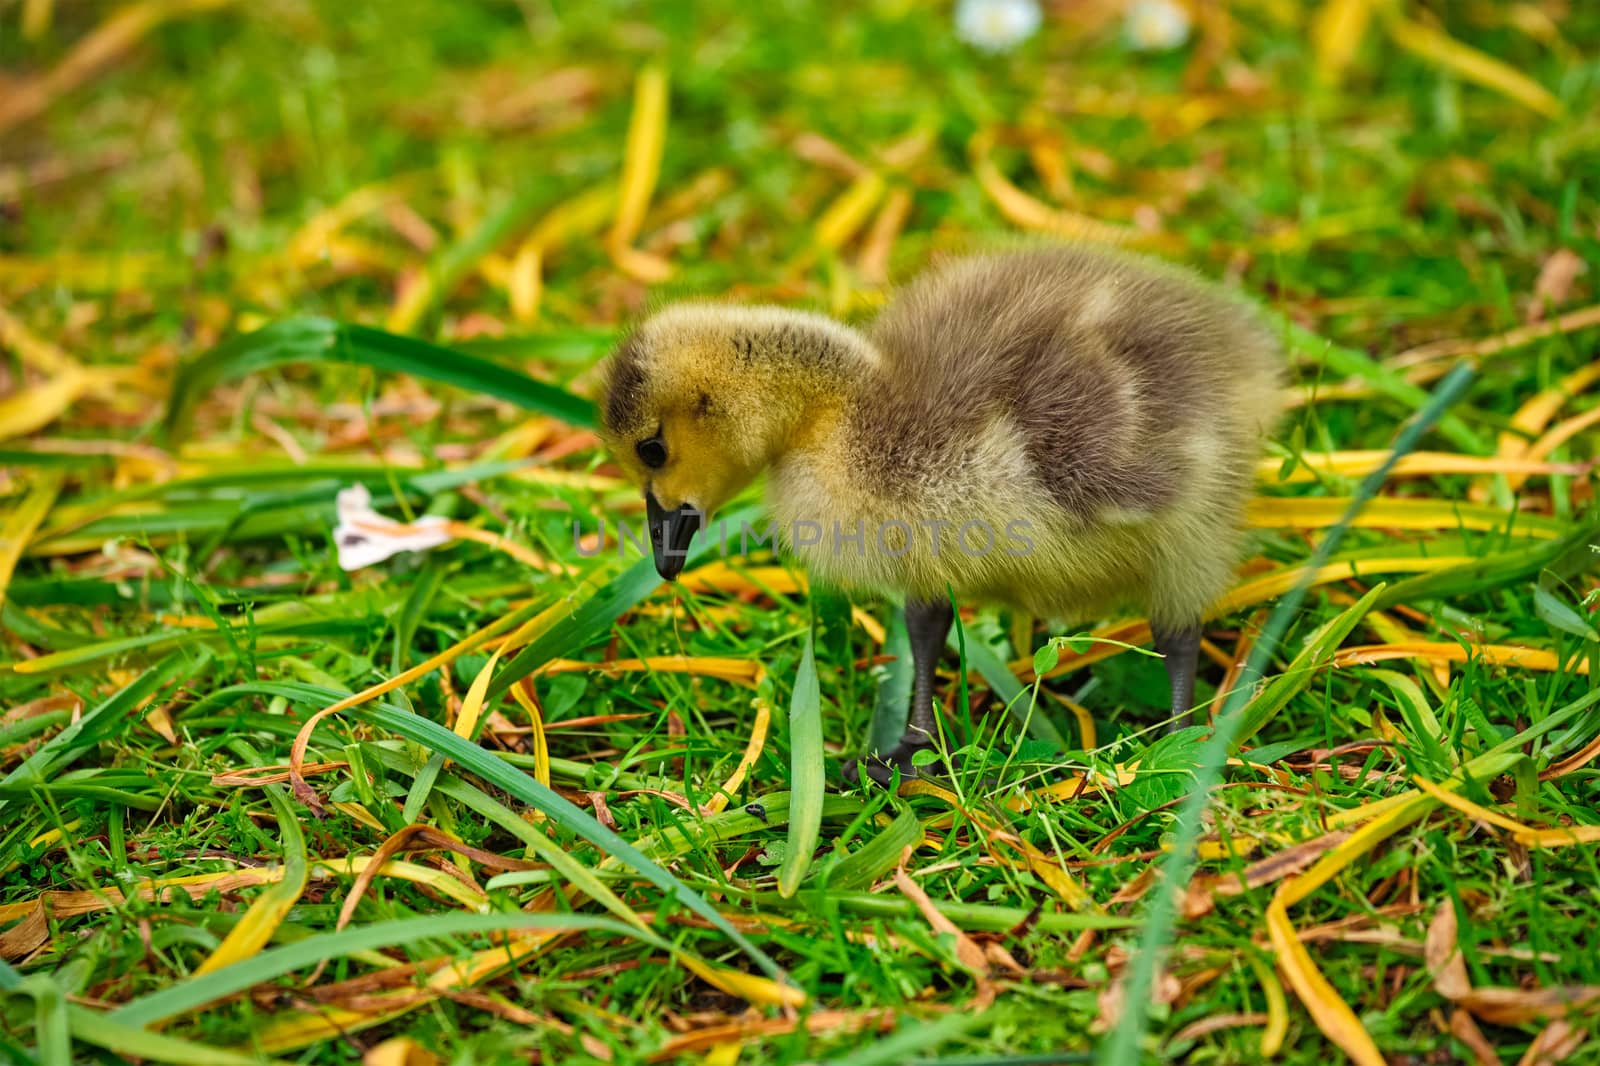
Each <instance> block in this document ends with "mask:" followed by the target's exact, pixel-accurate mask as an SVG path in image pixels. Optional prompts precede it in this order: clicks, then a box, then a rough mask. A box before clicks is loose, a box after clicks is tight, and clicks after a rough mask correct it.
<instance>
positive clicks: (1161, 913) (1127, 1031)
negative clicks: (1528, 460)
mask: <svg viewBox="0 0 1600 1066" xmlns="http://www.w3.org/2000/svg"><path fill="white" fill-rule="evenodd" d="M1471 381H1472V368H1471V367H1470V366H1468V365H1466V364H1465V363H1462V364H1459V365H1457V366H1456V367H1455V369H1453V370H1452V371H1450V373H1449V374H1447V375H1446V376H1445V378H1444V380H1443V381H1441V382H1440V383H1439V387H1438V388H1437V389H1436V390H1435V392H1434V394H1433V398H1432V399H1431V400H1430V401H1429V402H1428V405H1427V406H1426V407H1425V408H1424V409H1423V410H1422V411H1421V412H1420V413H1419V414H1418V415H1417V416H1416V417H1415V418H1413V419H1412V420H1411V421H1410V422H1408V423H1406V425H1405V427H1404V428H1403V429H1402V430H1401V431H1400V433H1399V434H1398V435H1397V436H1396V438H1395V442H1394V446H1393V447H1392V448H1391V449H1390V451H1389V457H1388V458H1387V459H1386V460H1385V461H1384V463H1383V465H1382V466H1380V467H1379V468H1378V469H1377V470H1374V471H1373V472H1372V473H1371V474H1369V475H1367V477H1366V478H1365V479H1364V480H1363V481H1362V482H1361V485H1360V487H1359V488H1358V489H1357V490H1356V494H1355V496H1354V497H1353V498H1352V499H1351V501H1350V509H1349V510H1348V511H1347V512H1346V513H1345V515H1344V517H1343V518H1342V519H1341V520H1340V522H1339V523H1338V524H1337V525H1335V526H1333V527H1332V528H1331V529H1329V530H1328V532H1327V535H1326V536H1325V537H1324V538H1323V540H1322V543H1320V544H1319V545H1317V550H1316V551H1315V552H1313V553H1312V555H1311V558H1310V559H1309V560H1308V561H1307V565H1306V573H1307V575H1308V578H1309V575H1310V574H1311V573H1313V572H1314V571H1315V570H1316V569H1317V568H1318V567H1319V566H1322V565H1323V564H1324V563H1325V562H1327V560H1328V558H1329V557H1330V556H1332V555H1333V553H1334V551H1335V550H1336V549H1337V548H1338V546H1339V542H1340V541H1341V540H1343V538H1344V534H1345V531H1346V530H1348V529H1349V527H1350V522H1351V520H1352V519H1353V518H1354V517H1355V516H1356V514H1358V513H1359V512H1360V510H1361V508H1362V507H1364V506H1366V503H1367V501H1368V500H1370V499H1372V497H1374V496H1376V495H1377V494H1378V491H1379V489H1381V488H1382V487H1383V483H1384V481H1385V479H1387V477H1388V476H1389V471H1390V470H1391V469H1393V467H1394V465H1395V464H1396V463H1397V462H1399V461H1400V458H1401V456H1403V455H1405V454H1406V453H1407V452H1410V451H1411V450H1412V449H1414V448H1415V447H1416V446H1417V442H1418V441H1419V440H1421V439H1422V436H1423V434H1425V433H1426V432H1427V431H1428V429H1429V427H1430V426H1432V425H1433V424H1434V422H1435V421H1436V420H1437V419H1438V418H1439V417H1440V416H1441V415H1442V414H1443V413H1444V412H1445V411H1446V410H1447V409H1448V408H1449V407H1450V405H1451V404H1453V403H1455V402H1456V400H1458V399H1459V398H1460V397H1461V395H1462V394H1463V393H1464V392H1465V391H1466V388H1467V385H1468V384H1469V383H1470V382H1471ZM1308 588H1309V584H1308V581H1307V580H1302V581H1301V582H1300V584H1298V585H1296V586H1295V587H1294V588H1293V589H1291V590H1290V591H1289V592H1287V593H1285V594H1284V596H1283V598H1282V599H1280V600H1279V601H1278V604H1277V606H1276V607H1274V608H1273V611H1272V614H1271V615H1270V616H1269V617H1268V619H1267V624H1266V626H1265V627H1264V628H1263V629H1262V632H1261V636H1260V637H1259V638H1258V639H1257V641H1256V643H1255V646H1254V647H1252V648H1251V649H1250V656H1249V658H1248V660H1247V661H1246V663H1245V667H1244V669H1243V670H1242V671H1241V672H1240V675H1239V679H1238V681H1237V683H1236V684H1235V685H1234V686H1233V688H1232V690H1231V691H1229V693H1228V698H1227V700H1226V701H1224V703H1223V706H1222V709H1221V710H1220V711H1219V712H1218V714H1217V719H1216V728H1215V731H1214V732H1213V734H1212V736H1211V738H1210V739H1209V740H1207V741H1206V743H1205V745H1204V746H1203V747H1202V748H1201V749H1200V755H1199V759H1198V762H1197V765H1196V766H1195V771H1194V784H1193V786H1192V787H1191V788H1190V790H1189V793H1188V795H1187V796H1186V797H1185V799H1184V802H1183V806H1182V807H1181V808H1180V809H1179V812H1178V816H1177V820H1176V823H1175V825H1174V827H1173V833H1172V840H1171V851H1170V852H1169V853H1168V855H1167V857H1166V859H1165V860H1163V862H1162V864H1161V873H1160V878H1159V883H1158V884H1157V885H1156V886H1155V887H1154V888H1153V889H1152V891H1151V892H1150V894H1149V895H1148V896H1147V897H1146V898H1147V899H1149V900H1150V903H1149V904H1148V905H1147V907H1146V909H1145V927H1144V928H1145V931H1144V936H1143V937H1142V938H1141V939H1140V943H1139V948H1138V952H1137V953H1136V954H1135V956H1134V958H1133V965H1132V967H1131V969H1130V970H1129V972H1128V977H1127V985H1126V992H1125V999H1124V1000H1123V1002H1124V1003H1125V1004H1126V1005H1127V1006H1126V1007H1125V1008H1124V1010H1123V1014H1122V1017H1121V1019H1119V1020H1118V1022H1117V1026H1116V1028H1115V1029H1113V1030H1112V1031H1111V1034H1110V1035H1109V1036H1108V1037H1107V1038H1106V1039H1105V1040H1104V1041H1102V1043H1101V1045H1100V1048H1099V1060H1100V1062H1102V1063H1103V1064H1104V1066H1126V1064H1128V1063H1134V1062H1138V1061H1139V1059H1140V1056H1141V1054H1142V1046H1143V1043H1144V1036H1145V1031H1146V1028H1147V1027H1148V1024H1149V1009H1150V989H1151V987H1152V985H1153V984H1154V982H1155V975H1156V967H1157V966H1158V965H1159V964H1160V962H1161V959H1162V957H1163V956H1164V955H1165V953H1166V949H1167V946H1168V945H1169V944H1171V942H1172V935H1173V927H1174V925H1175V924H1176V919H1177V912H1176V904H1175V897H1176V895H1177V893H1176V892H1175V891H1174V890H1173V888H1172V887H1170V886H1183V885H1187V884H1188V883H1189V876H1190V873H1191V872H1192V871H1193V869H1194V863H1195V843H1196V841H1198V840H1199V838H1200V832H1201V827H1202V819H1203V816H1204V814H1205V810H1206V806H1207V804H1208V803H1209V802H1210V798H1211V792H1212V790H1213V789H1214V788H1215V787H1216V786H1217V784H1218V783H1219V782H1220V781H1221V779H1222V768H1223V766H1224V765H1225V763H1226V761H1227V758H1228V753H1229V752H1230V751H1231V750H1232V749H1233V743H1234V735H1235V733H1236V732H1237V731H1238V728H1239V725H1240V722H1241V719H1242V718H1243V715H1242V714H1241V711H1242V710H1243V708H1244V705H1245V702H1246V700H1247V699H1248V698H1249V694H1250V692H1251V690H1252V689H1253V688H1254V687H1255V682H1256V681H1257V680H1258V679H1259V678H1260V677H1261V676H1262V671H1263V668H1264V667H1265V666H1266V664H1267V663H1269V662H1270V661H1271V659H1272V656H1273V654H1274V653H1275V652H1276V650H1277V647H1278V643H1279V641H1281V640H1282V639H1283V635H1284V633H1285V632H1287V631H1288V628H1289V625H1290V623H1291V622H1292V621H1293V619H1294V615H1295V612H1296V611H1298V610H1299V608H1300V603H1301V601H1302V600H1304V599H1305V596H1306V591H1307V589H1308Z"/></svg>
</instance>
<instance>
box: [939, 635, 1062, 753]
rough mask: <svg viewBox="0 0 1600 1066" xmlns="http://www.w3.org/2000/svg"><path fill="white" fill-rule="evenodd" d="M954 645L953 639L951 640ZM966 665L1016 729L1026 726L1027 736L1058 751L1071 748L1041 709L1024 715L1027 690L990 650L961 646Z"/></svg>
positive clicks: (973, 644) (974, 642)
mask: <svg viewBox="0 0 1600 1066" xmlns="http://www.w3.org/2000/svg"><path fill="white" fill-rule="evenodd" d="M951 639H952V641H954V639H955V638H954V637H952V638H951ZM963 650H964V652H965V654H966V659H967V662H968V663H969V664H970V665H971V666H972V667H973V668H974V669H976V670H977V671H978V674H979V675H980V676H981V677H982V678H983V679H984V681H986V682H987V683H988V685H989V689H990V691H992V692H993V693H994V694H995V695H996V696H998V697H999V698H1000V701H1001V702H1002V703H1004V704H1005V707H1006V713H1007V714H1009V715H1010V716H1011V720H1012V721H1014V722H1016V723H1017V725H1019V726H1021V725H1023V724H1026V725H1027V728H1028V733H1029V734H1030V735H1032V736H1033V737H1034V738H1035V739H1038V740H1047V741H1049V742H1050V743H1052V744H1054V745H1055V746H1056V748H1057V749H1058V750H1060V751H1066V750H1067V749H1068V748H1069V747H1070V746H1071V745H1069V744H1068V743H1067V738H1066V737H1064V736H1062V735H1061V730H1059V729H1057V728H1056V726H1055V723H1054V722H1052V721H1050V716H1049V715H1047V714H1046V713H1045V710H1044V705H1043V704H1040V705H1038V706H1036V707H1034V708H1033V713H1032V714H1029V713H1028V701H1029V700H1030V699H1031V698H1032V694H1031V692H1030V691H1029V689H1028V687H1027V686H1026V685H1024V684H1023V683H1022V682H1021V681H1018V680H1017V675H1016V674H1013V673H1012V672H1011V667H1010V666H1009V665H1008V664H1007V663H1006V661H1005V660H1004V659H1002V658H1000V656H998V655H996V654H995V653H994V649H993V648H991V647H989V646H988V645H987V644H985V643H983V642H982V641H981V640H970V641H966V642H965V648H964V649H963Z"/></svg>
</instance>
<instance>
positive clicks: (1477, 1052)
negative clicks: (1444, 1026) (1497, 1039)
mask: <svg viewBox="0 0 1600 1066" xmlns="http://www.w3.org/2000/svg"><path fill="white" fill-rule="evenodd" d="M1450 1033H1451V1035H1452V1036H1454V1037H1455V1038H1456V1039H1457V1040H1459V1041H1461V1042H1462V1043H1463V1044H1465V1045H1467V1047H1468V1049H1469V1050H1471V1052H1472V1057H1473V1058H1475V1059H1477V1060H1478V1066H1503V1064H1502V1063H1501V1061H1500V1054H1499V1053H1498V1052H1497V1051H1495V1049H1494V1045H1493V1044H1491V1043H1489V1039H1488V1038H1487V1037H1485V1036H1484V1035H1483V1030H1482V1029H1479V1028H1478V1023H1477V1022H1475V1021H1473V1020H1472V1015H1471V1014H1469V1013H1468V1012H1466V1011H1464V1010H1456V1011H1452V1012H1451V1013H1450Z"/></svg>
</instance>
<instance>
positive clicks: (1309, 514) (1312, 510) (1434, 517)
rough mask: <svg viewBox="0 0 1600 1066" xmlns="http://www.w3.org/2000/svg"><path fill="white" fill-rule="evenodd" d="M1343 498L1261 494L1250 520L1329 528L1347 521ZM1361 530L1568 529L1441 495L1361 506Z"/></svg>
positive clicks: (1542, 533)
mask: <svg viewBox="0 0 1600 1066" xmlns="http://www.w3.org/2000/svg"><path fill="white" fill-rule="evenodd" d="M1349 507H1350V500H1349V499H1347V498H1345V497H1334V496H1317V497H1287V496H1258V497H1256V498H1255V499H1253V500H1251V501H1250V503H1249V506H1248V509H1247V510H1246V520H1247V521H1248V522H1249V523H1250V524H1251V525H1253V526H1259V527H1262V528H1265V529H1277V528H1283V527H1290V528H1295V529H1326V528H1328V527H1329V526H1333V525H1335V524H1337V523H1338V522H1340V521H1342V520H1343V519H1344V515H1345V512H1346V511H1347V510H1348V509H1349ZM1350 525H1351V526H1353V527H1355V528H1358V529H1473V530H1490V529H1492V530H1504V529H1508V528H1511V529H1515V530H1517V531H1519V532H1522V533H1526V534H1528V535H1530V536H1536V537H1545V538H1548V539H1552V540H1554V539H1556V538H1559V537H1560V536H1561V535H1562V534H1563V533H1564V532H1565V527H1563V526H1562V525H1561V523H1559V522H1557V521H1555V520H1553V519H1549V518H1545V517H1543V516H1541V515H1525V514H1512V513H1511V512H1509V511H1502V510H1501V509H1500V508H1498V507H1485V506H1478V505H1473V504H1468V503H1456V502H1454V501H1452V500H1440V499H1401V498H1388V499H1385V498H1379V499H1375V500H1372V501H1371V502H1369V503H1368V504H1367V505H1366V506H1365V507H1363V508H1362V509H1361V511H1360V513H1358V514H1357V515H1356V517H1355V520H1354V521H1352V522H1351V523H1350Z"/></svg>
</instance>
